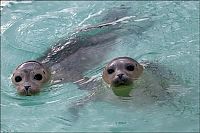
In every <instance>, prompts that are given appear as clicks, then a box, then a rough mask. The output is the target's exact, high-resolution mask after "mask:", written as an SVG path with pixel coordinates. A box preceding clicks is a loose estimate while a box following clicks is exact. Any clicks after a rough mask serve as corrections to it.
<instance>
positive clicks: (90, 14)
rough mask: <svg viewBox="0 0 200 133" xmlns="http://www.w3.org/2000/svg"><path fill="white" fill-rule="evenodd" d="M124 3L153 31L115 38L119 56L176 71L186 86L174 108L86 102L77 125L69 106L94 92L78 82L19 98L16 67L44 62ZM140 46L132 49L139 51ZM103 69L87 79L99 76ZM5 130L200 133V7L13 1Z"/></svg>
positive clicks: (6, 38) (6, 32)
mask: <svg viewBox="0 0 200 133" xmlns="http://www.w3.org/2000/svg"><path fill="white" fill-rule="evenodd" d="M121 4H125V5H128V6H130V7H131V9H130V12H131V15H133V16H139V17H140V16H141V18H143V17H149V18H151V19H152V21H153V25H152V26H150V27H149V28H146V30H144V31H143V33H142V34H130V35H128V36H123V37H120V38H118V39H117V40H115V43H116V44H117V45H116V47H115V50H113V51H111V52H110V53H107V55H106V57H107V58H106V61H109V60H110V59H112V58H114V57H117V56H130V57H133V58H136V59H137V60H139V61H140V60H150V61H154V60H159V62H160V63H162V64H164V65H166V66H167V67H168V68H170V69H171V70H172V71H174V72H176V74H177V75H179V77H180V78H181V81H182V84H183V85H184V86H185V87H183V88H181V89H180V88H179V89H178V90H176V91H177V92H178V93H177V95H175V96H174V100H173V104H170V103H167V102H166V103H165V104H157V103H155V104H149V105H147V104H146V105H138V104H136V103H134V102H132V101H120V100H117V101H115V100H112V99H105V100H102V101H98V102H94V101H91V102H88V103H87V104H86V105H85V106H84V107H83V108H81V109H80V111H79V117H78V119H77V118H75V116H73V114H71V113H70V112H69V111H68V108H69V107H70V105H71V103H72V102H74V101H76V100H77V99H81V98H83V97H84V96H86V95H87V94H88V92H87V91H85V90H79V89H77V86H76V85H75V84H72V83H66V84H60V85H56V86H50V87H47V88H44V90H46V91H43V92H41V93H40V94H39V95H37V96H32V97H23V96H19V95H18V94H17V93H16V90H15V88H14V87H13V86H12V84H11V80H10V76H11V74H12V71H13V70H14V69H15V67H16V66H17V65H18V64H20V63H22V62H23V61H27V60H34V59H36V58H38V57H40V56H42V54H43V52H44V51H45V50H47V49H48V48H50V47H51V46H53V45H54V44H55V43H56V42H57V41H58V40H59V39H61V38H63V37H66V36H69V34H71V33H73V32H74V31H75V30H76V29H77V28H80V27H84V26H85V25H88V24H90V25H95V24H97V23H99V21H100V19H99V18H101V17H102V15H103V14H105V13H106V12H108V9H110V8H115V7H118V6H119V5H121ZM133 44H134V45H133ZM104 63H105V62H102V63H100V64H99V65H98V66H96V67H95V68H94V69H92V70H91V71H89V72H85V74H86V75H87V74H88V75H90V76H91V75H92V76H95V75H99V74H100V73H101V71H99V69H98V68H99V67H100V68H102V64H104ZM1 131H18V132H30V131H33V132H39V131H52V132H64V131H65V132H66V131H68V132H70V131H85V132H87V131H95V132H97V131H111V132H117V131H118V132H119V131H131V132H134V131H151V132H153V131H154V132H156V131H168V132H169V131H188V132H189V131H190V132H191V131H199V2H193V1H189V2H170V1H166V2H158V1H155V2H136V1H135V2H128V1H127V2H103V1H98V2H89V1H88V2H79V1H76V2H73V1H70V2H64V1H63V2H56V1H55V2H50V1H49V2H15V3H11V4H9V5H7V6H5V7H4V8H3V10H2V12H1Z"/></svg>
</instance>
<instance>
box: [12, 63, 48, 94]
mask: <svg viewBox="0 0 200 133" xmlns="http://www.w3.org/2000/svg"><path fill="white" fill-rule="evenodd" d="M50 77H51V76H50V72H49V70H48V68H47V67H45V66H44V65H43V64H41V63H40V62H37V61H27V62H24V63H22V64H20V65H19V66H18V67H17V68H16V69H15V70H14V72H13V76H12V82H13V84H14V85H15V86H16V89H17V91H18V92H19V93H20V94H21V95H33V94H36V93H38V92H39V91H40V88H41V87H42V86H43V85H44V84H45V83H47V82H48V81H49V79H50Z"/></svg>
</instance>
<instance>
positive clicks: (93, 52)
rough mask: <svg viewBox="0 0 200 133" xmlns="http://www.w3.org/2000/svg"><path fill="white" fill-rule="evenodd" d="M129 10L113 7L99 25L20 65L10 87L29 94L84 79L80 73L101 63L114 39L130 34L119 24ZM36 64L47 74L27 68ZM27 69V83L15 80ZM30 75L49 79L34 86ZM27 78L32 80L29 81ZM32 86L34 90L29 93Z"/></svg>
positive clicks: (61, 41) (63, 40)
mask: <svg viewBox="0 0 200 133" xmlns="http://www.w3.org/2000/svg"><path fill="white" fill-rule="evenodd" d="M128 10H129V8H125V6H124V5H123V6H120V7H119V8H116V10H115V15H113V13H114V12H113V10H112V13H111V14H112V15H110V14H109V12H108V14H107V15H105V17H104V18H103V20H104V21H103V22H102V23H100V24H97V25H95V26H90V27H86V28H84V29H81V30H79V31H78V32H76V34H73V35H72V36H70V37H68V38H67V39H66V38H65V39H62V40H60V41H59V42H58V43H57V44H56V45H55V46H53V47H52V48H51V49H49V50H47V51H46V52H45V53H44V55H43V56H42V57H40V58H38V59H36V61H32V62H31V61H28V62H24V63H22V64H21V65H19V67H18V68H17V69H16V70H15V71H14V72H13V76H12V81H13V84H14V85H15V86H16V87H17V90H18V92H19V93H20V94H22V95H26V94H27V95H31V94H35V93H37V92H39V91H40V89H41V86H43V85H44V84H45V83H47V82H51V83H52V84H57V83H66V82H76V81H78V80H82V79H83V80H84V78H83V72H85V71H87V70H90V69H91V68H93V67H94V66H95V65H97V64H99V63H100V62H101V61H102V60H104V57H105V55H106V53H109V52H110V48H111V47H112V45H113V44H114V41H115V39H117V38H118V37H119V36H122V35H126V34H130V33H131V32H130V29H128V30H124V29H123V25H122V26H121V23H120V22H121V20H124V19H122V18H124V17H125V19H129V18H126V16H127V12H128ZM112 17H113V18H112ZM104 22H105V23H104ZM132 32H135V30H133V31H132ZM38 64H40V65H39V66H40V68H39V69H44V70H45V71H46V72H45V75H42V73H36V72H35V71H36V69H38V68H36V67H32V68H31V67H27V66H30V65H34V66H38ZM26 69H29V70H28V71H27V72H28V73H27V75H26V80H17V78H22V79H23V77H22V76H20V75H23V74H21V73H24V72H23V71H24V70H26ZM32 73H36V74H40V78H41V76H42V81H43V78H44V77H43V76H46V77H48V78H47V79H48V80H47V79H45V78H44V81H43V82H39V81H36V82H37V84H33V82H29V81H30V79H32V77H33V76H35V75H34V74H32ZM28 76H32V77H29V78H28ZM33 79H34V78H33ZM34 82H35V81H34ZM27 84H28V85H27ZM25 86H29V87H28V89H25V88H27V87H25ZM33 87H34V91H31V89H32V88H33ZM27 91H28V93H27Z"/></svg>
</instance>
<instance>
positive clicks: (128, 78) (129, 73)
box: [103, 57, 143, 87]
mask: <svg viewBox="0 0 200 133" xmlns="http://www.w3.org/2000/svg"><path fill="white" fill-rule="evenodd" d="M142 72H143V66H142V65H140V64H139V63H138V62H137V61H135V60H134V59H132V58H130V57H118V58H115V59H113V60H112V61H111V62H109V63H108V65H107V66H106V67H105V69H104V71H103V79H104V81H105V82H106V83H107V84H109V85H111V87H121V86H130V85H132V84H133V82H134V80H137V79H138V78H139V77H140V75H141V74H142Z"/></svg>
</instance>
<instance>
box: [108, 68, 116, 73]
mask: <svg viewBox="0 0 200 133" xmlns="http://www.w3.org/2000/svg"><path fill="white" fill-rule="evenodd" d="M114 71H115V70H114V69H112V68H111V69H108V70H107V72H108V74H112V73H114Z"/></svg>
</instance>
